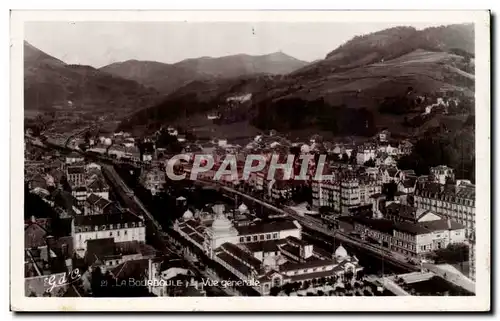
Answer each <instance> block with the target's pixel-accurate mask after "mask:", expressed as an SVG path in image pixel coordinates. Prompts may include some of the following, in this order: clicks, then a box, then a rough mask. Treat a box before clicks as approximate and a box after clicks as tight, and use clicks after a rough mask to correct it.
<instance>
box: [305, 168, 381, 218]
mask: <svg viewBox="0 0 500 321" xmlns="http://www.w3.org/2000/svg"><path fill="white" fill-rule="evenodd" d="M381 191H382V183H381V181H379V180H377V179H372V178H370V177H363V178H361V177H360V178H348V179H341V180H339V181H337V180H333V181H313V182H312V197H313V200H312V205H313V207H315V208H319V207H329V208H331V209H333V211H334V212H337V213H344V214H347V213H348V212H349V209H350V208H353V207H358V206H363V205H368V204H371V202H372V200H371V198H370V197H371V196H372V195H373V194H378V193H381Z"/></svg>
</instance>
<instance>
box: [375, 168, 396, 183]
mask: <svg viewBox="0 0 500 321" xmlns="http://www.w3.org/2000/svg"><path fill="white" fill-rule="evenodd" d="M379 169H380V177H381V179H382V183H383V184H387V183H390V182H397V181H398V176H397V174H398V172H399V170H398V168H397V167H396V166H385V165H381V166H379Z"/></svg>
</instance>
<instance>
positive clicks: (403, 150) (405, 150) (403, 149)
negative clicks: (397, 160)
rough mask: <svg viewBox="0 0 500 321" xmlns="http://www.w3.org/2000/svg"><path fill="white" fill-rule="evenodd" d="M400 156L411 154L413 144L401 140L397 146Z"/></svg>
mask: <svg viewBox="0 0 500 321" xmlns="http://www.w3.org/2000/svg"><path fill="white" fill-rule="evenodd" d="M398 151H399V154H400V155H402V156H403V155H410V154H411V153H412V152H413V144H412V143H411V142H410V141H409V140H403V141H401V142H400V143H399V145H398Z"/></svg>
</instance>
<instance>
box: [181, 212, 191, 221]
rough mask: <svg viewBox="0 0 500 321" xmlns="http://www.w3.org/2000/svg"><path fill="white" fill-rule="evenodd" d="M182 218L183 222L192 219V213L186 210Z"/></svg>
mask: <svg viewBox="0 0 500 321" xmlns="http://www.w3.org/2000/svg"><path fill="white" fill-rule="evenodd" d="M182 218H183V219H185V220H190V219H192V218H193V212H191V211H190V210H187V211H185V212H184V214H182Z"/></svg>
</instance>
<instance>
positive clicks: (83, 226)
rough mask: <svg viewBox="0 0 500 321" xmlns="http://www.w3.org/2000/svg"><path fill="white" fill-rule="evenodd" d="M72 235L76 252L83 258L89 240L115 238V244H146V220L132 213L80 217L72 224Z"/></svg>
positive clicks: (123, 212) (75, 218)
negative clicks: (136, 242) (129, 242)
mask: <svg viewBox="0 0 500 321" xmlns="http://www.w3.org/2000/svg"><path fill="white" fill-rule="evenodd" d="M71 235H72V236H73V248H74V250H75V252H76V253H77V254H78V255H80V256H81V257H83V255H84V254H85V251H86V250H87V241H89V240H96V239H105V238H113V239H114V241H115V242H127V241H138V242H145V241H146V227H145V225H144V220H143V219H142V218H141V217H139V216H137V215H135V214H133V213H131V212H130V211H122V212H120V213H113V214H96V215H78V216H75V217H74V218H73V220H72V222H71Z"/></svg>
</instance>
